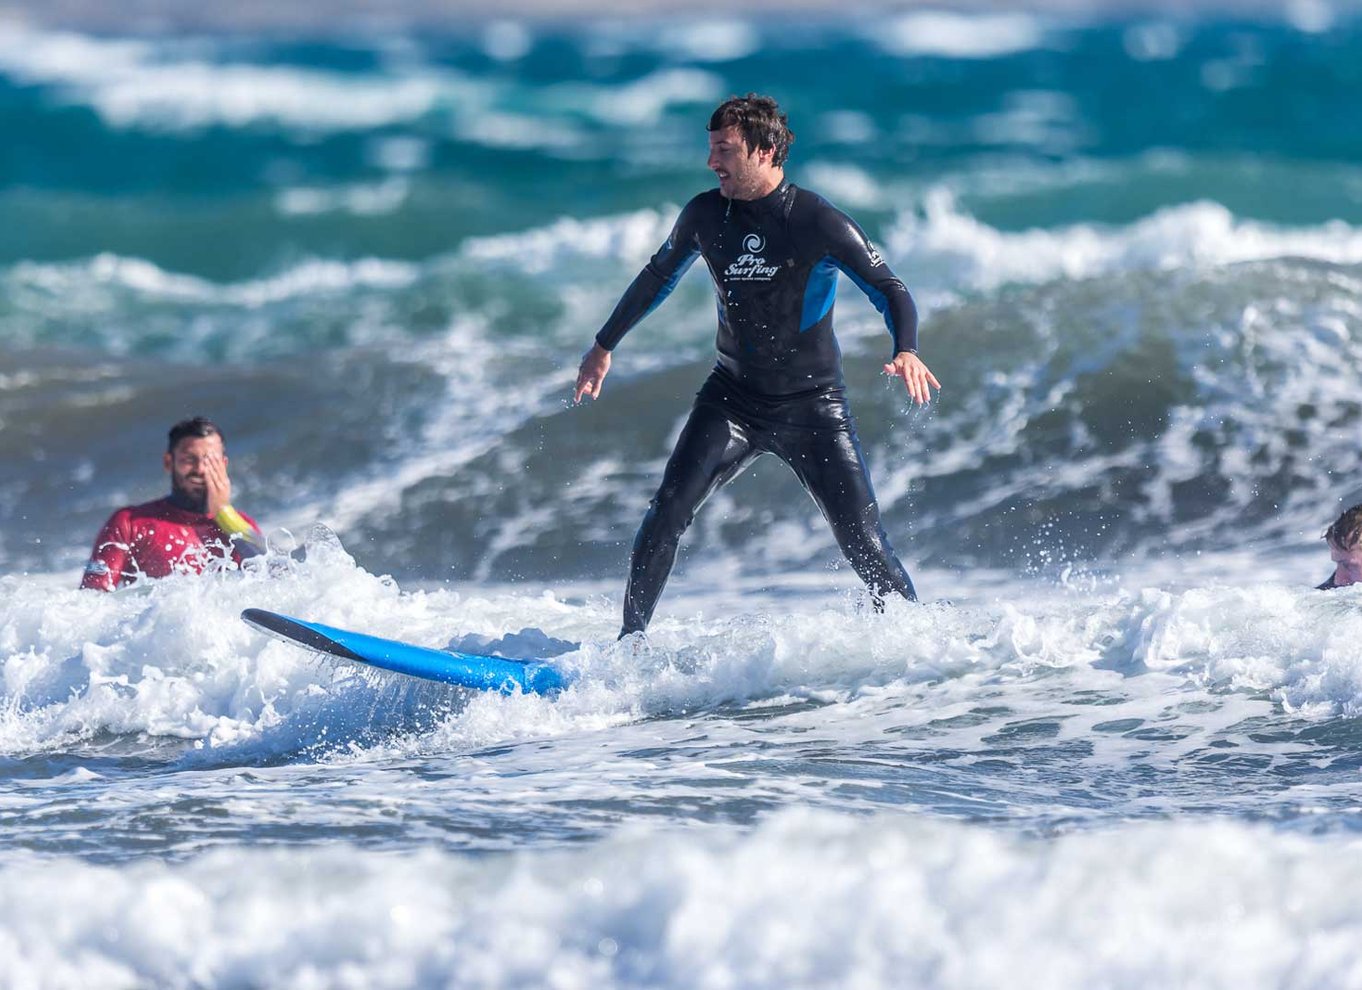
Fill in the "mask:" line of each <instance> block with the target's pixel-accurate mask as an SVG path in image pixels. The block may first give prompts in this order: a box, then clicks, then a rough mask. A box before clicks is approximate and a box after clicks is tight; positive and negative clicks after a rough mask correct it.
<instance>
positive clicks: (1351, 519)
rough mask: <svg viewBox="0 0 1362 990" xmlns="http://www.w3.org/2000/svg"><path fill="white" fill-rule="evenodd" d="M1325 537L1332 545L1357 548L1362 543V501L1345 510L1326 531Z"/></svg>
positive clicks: (1350, 548)
mask: <svg viewBox="0 0 1362 990" xmlns="http://www.w3.org/2000/svg"><path fill="white" fill-rule="evenodd" d="M1324 538H1325V539H1326V540H1328V541H1329V545H1330V546H1331V547H1337V548H1338V549H1340V550H1356V549H1357V547H1358V546H1359V545H1362V503H1358V504H1357V505H1354V506H1353V507H1352V508H1351V509H1346V510H1344V513H1343V515H1341V516H1339V517H1338V518H1337V519H1335V520H1334V524H1333V525H1332V526H1330V527H1329V528H1328V529H1327V530H1325V531H1324Z"/></svg>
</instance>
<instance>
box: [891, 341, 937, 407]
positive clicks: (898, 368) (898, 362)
mask: <svg viewBox="0 0 1362 990" xmlns="http://www.w3.org/2000/svg"><path fill="white" fill-rule="evenodd" d="M884 373H885V374H886V375H893V376H894V377H895V378H902V379H903V386H904V388H906V389H908V394H909V395H911V396H912V397H913V401H914V402H916V403H917V404H918V405H922V404H923V403H926V402H930V401H932V388H931V387H932V386H933V385H935V386H936V387H937V389H938V390H939V389H940V388H941V383H940V382H939V381H937V380H936V375H934V374H932V370H931V369H930V368H928V367H927V366H926V365H925V364H923V363H922V361H921V360H919V359H918V356H917V355H916V354H914V353H913V352H912V351H899V352H898V353H897V354H895V355H894V360H892V361H890V362H889V363H888V364H886V365H885V366H884Z"/></svg>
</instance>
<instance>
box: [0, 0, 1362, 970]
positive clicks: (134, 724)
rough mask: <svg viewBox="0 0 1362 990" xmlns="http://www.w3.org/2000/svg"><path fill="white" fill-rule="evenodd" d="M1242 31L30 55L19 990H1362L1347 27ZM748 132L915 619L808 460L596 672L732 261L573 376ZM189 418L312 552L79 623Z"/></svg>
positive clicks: (19, 403) (11, 315) (13, 606)
mask: <svg viewBox="0 0 1362 990" xmlns="http://www.w3.org/2000/svg"><path fill="white" fill-rule="evenodd" d="M1152 9H1153V8H1150V10H1152ZM1262 11H1263V8H1262V7H1261V6H1260V5H1250V6H1246V7H1244V8H1243V9H1236V8H1235V7H1233V6H1232V5H1222V6H1220V7H1218V8H1216V12H1215V13H1203V14H1201V15H1199V16H1190V15H1189V16H1178V17H1174V16H1171V15H1167V14H1162V13H1151V12H1149V11H1147V10H1145V9H1144V8H1141V7H1138V6H1134V7H1132V6H1129V5H1127V6H1122V7H1121V8H1120V10H1119V11H1116V12H1104V11H1103V9H1102V8H1100V7H1094V8H1093V9H1090V10H1087V11H1086V12H1085V13H1083V14H1082V15H1079V14H1075V13H1072V12H1070V13H1067V14H1060V13H1054V12H1052V11H1041V12H1022V11H1018V10H1003V9H999V10H992V11H984V10H974V11H972V12H962V11H952V10H949V9H945V8H942V9H933V10H926V9H923V10H918V9H911V10H898V11H894V12H884V11H879V12H876V11H874V10H869V11H858V12H856V13H852V14H847V15H844V16H841V15H837V14H835V13H834V12H831V11H828V12H824V13H822V14H818V15H807V14H801V15H800V16H799V17H786V16H783V15H782V16H777V15H774V14H770V13H763V14H760V15H751V16H746V15H742V14H740V13H734V14H732V15H713V14H707V15H691V16H677V15H665V16H664V15H662V14H653V13H647V12H635V13H634V14H633V15H631V16H618V17H608V16H603V15H598V14H591V15H580V16H576V17H568V16H564V17H560V18H556V19H553V20H542V21H540V20H533V19H525V20H516V19H503V20H495V19H493V20H481V21H472V20H470V21H467V22H451V23H449V24H448V25H447V26H446V27H444V28H443V29H440V30H431V29H428V28H425V29H421V30H416V29H413V28H403V27H401V26H400V25H391V26H387V27H381V28H372V27H370V28H369V29H366V30H362V31H361V30H349V29H339V28H337V29H324V28H323V27H320V26H319V27H318V28H317V29H316V30H313V31H293V32H290V33H284V32H281V31H265V30H256V29H251V30H246V29H242V30H237V31H229V32H222V33H213V34H202V33H186V32H183V31H179V32H176V31H161V32H152V31H134V30H133V29H132V28H129V29H128V30H127V31H126V32H124V33H119V34H111V33H108V31H107V30H99V31H96V30H94V29H93V28H80V27H73V26H70V25H67V26H60V27H59V26H46V27H44V26H36V23H29V24H27V25H25V24H23V23H20V22H18V21H4V22H0V124H2V125H3V127H4V131H5V133H6V134H7V135H9V136H10V137H9V138H8V139H7V140H6V141H4V142H0V988H8V987H14V988H46V987H53V988H58V987H61V988H65V987H100V988H143V987H172V988H199V987H233V988H238V987H239V988H256V987H297V988H304V987H305V988H321V987H326V988H331V987H334V988H349V987H366V988H367V987H375V988H384V987H392V988H403V987H547V986H551V987H557V988H577V987H581V988H603V987H639V988H645V987H646V988H661V987H675V988H711V987H712V988H731V987H742V988H749V987H751V988H757V987H771V988H790V987H829V988H831V987H853V986H854V987H864V988H874V987H905V986H911V987H919V986H920V987H962V988H964V987H970V988H973V987H995V986H1011V987H1023V988H1026V987H1037V988H1040V987H1046V988H1053V987H1074V988H1086V987H1152V986H1191V987H1235V988H1242V987H1310V988H1314V987H1335V986H1337V987H1342V986H1356V985H1359V984H1362V901H1360V900H1359V898H1358V897H1357V895H1356V890H1357V889H1358V888H1359V886H1362V777H1360V775H1359V769H1362V720H1360V717H1362V588H1351V589H1343V590H1339V591H1335V592H1328V593H1325V592H1317V591H1314V590H1313V587H1314V585H1316V584H1318V583H1319V582H1320V581H1322V580H1323V579H1324V578H1325V577H1327V576H1328V574H1329V573H1330V568H1331V565H1330V563H1329V560H1328V553H1327V549H1326V548H1325V546H1324V544H1323V543H1322V542H1321V540H1320V534H1321V533H1322V532H1323V530H1324V528H1325V527H1326V526H1327V525H1328V524H1329V523H1330V522H1331V521H1332V519H1333V518H1334V517H1335V516H1336V515H1337V513H1338V512H1339V510H1340V509H1341V508H1342V507H1344V506H1347V505H1350V504H1353V503H1356V502H1359V501H1362V445H1359V431H1360V430H1362V331H1359V325H1360V321H1362V130H1359V128H1358V127H1357V113H1356V100H1357V93H1358V92H1359V91H1362V21H1360V20H1358V18H1357V16H1356V14H1355V12H1354V10H1353V9H1352V8H1351V7H1349V6H1348V5H1345V4H1339V5H1335V6H1330V5H1328V4H1325V3H1322V2H1308V3H1307V2H1300V3H1295V4H1290V5H1287V6H1286V7H1285V8H1284V12H1283V13H1279V14H1278V13H1274V14H1273V15H1272V16H1266V15H1264V14H1263V12H1262ZM753 90H755V91H761V92H767V93H770V94H772V95H774V96H776V97H777V98H778V99H779V100H780V101H781V102H782V104H783V105H784V106H785V107H786V109H787V110H788V111H789V114H790V121H791V125H792V127H793V129H794V131H795V133H796V143H795V145H794V147H793V149H792V154H791V161H790V170H789V174H790V177H791V179H792V180H793V181H794V182H795V183H797V184H799V185H801V186H806V187H808V188H811V189H814V190H816V191H818V192H819V193H821V194H823V195H824V196H826V197H827V198H829V199H830V200H832V201H833V202H834V203H836V204H838V205H840V206H841V207H843V208H844V209H846V210H847V211H848V212H850V213H851V214H852V215H854V216H855V217H856V218H857V219H858V220H859V221H860V222H861V223H862V225H863V226H864V227H865V228H866V230H867V231H868V232H869V234H870V236H871V237H872V239H873V240H874V242H875V244H876V245H877V247H878V248H879V250H880V251H881V252H882V253H883V254H884V255H885V257H886V259H887V260H888V262H889V263H890V264H891V265H892V266H893V267H894V269H895V270H896V272H897V273H898V274H899V275H900V276H901V277H902V278H903V280H904V281H905V283H906V284H907V285H908V287H909V288H910V289H911V290H912V292H913V294H914V296H915V298H916V299H917V301H918V304H919V308H920V309H921V311H922V315H923V323H922V356H923V358H924V360H925V361H926V362H927V363H928V364H929V365H930V366H931V368H932V370H933V371H934V373H935V374H936V375H937V377H938V378H940V380H941V381H942V383H943V388H942V390H941V392H940V395H939V396H938V397H937V399H936V400H935V401H934V402H933V403H932V404H931V405H930V406H928V407H926V408H915V407H912V406H911V404H910V403H909V401H908V400H907V397H906V396H905V394H904V393H903V390H902V388H901V387H899V388H897V389H896V388H894V387H892V385H891V384H890V383H888V382H887V380H886V379H885V378H884V377H883V376H882V375H881V373H880V368H881V365H882V364H883V362H884V360H886V359H887V357H888V355H887V350H888V347H889V339H888V337H887V335H886V333H885V329H884V325H883V322H882V320H881V319H880V317H879V315H878V314H877V313H876V312H875V311H874V309H873V307H872V306H871V305H870V304H869V303H868V302H867V301H866V300H865V299H864V298H863V297H861V295H860V293H859V292H858V291H857V290H856V288H855V286H853V285H851V284H850V283H844V284H843V285H842V286H841V291H840V305H839V307H838V310H837V326H838V337H839V340H840V342H841V346H842V349H843V352H844V358H845V370H846V376H847V380H848V388H849V394H850V398H851V403H852V407H853V410H854V411H855V413H856V416H857V423H858V430H859V433H860V436H861V438H862V440H863V442H864V445H865V449H866V455H867V458H868V460H869V462H870V466H871V471H872V475H873V478H874V481H875V485H876V490H877V493H878V495H879V499H880V503H881V506H882V509H883V511H884V516H885V522H886V526H887V529H888V530H889V532H890V534H891V537H892V539H893V541H894V544H895V546H896V548H897V549H898V551H899V553H900V554H901V555H902V557H903V558H904V561H905V563H906V564H907V565H908V567H909V569H910V570H911V571H912V573H913V575H914V579H915V581H916V583H917V586H918V588H919V590H920V592H922V593H923V595H924V598H925V603H924V604H921V605H909V604H907V603H902V602H890V603H888V605H887V607H886V609H885V610H884V611H883V612H882V613H881V612H877V611H876V610H875V609H874V608H873V607H871V605H870V603H869V602H867V601H866V599H865V596H864V594H863V592H862V590H861V589H860V587H859V585H858V582H857V581H856V579H855V576H854V575H853V574H852V573H851V571H850V569H849V568H848V567H847V566H846V565H845V563H844V562H843V561H842V560H841V558H840V555H839V554H838V552H837V548H836V545H835V544H834V542H833V540H832V537H831V535H830V533H829V532H828V531H827V528H826V526H825V524H824V522H823V520H822V519H821V517H820V516H819V515H818V512H817V509H816V507H815V506H814V505H813V504H812V503H811V502H810V501H809V500H808V499H807V498H806V497H805V496H804V495H803V493H802V492H801V490H800V489H799V486H798V484H797V483H796V482H795V479H794V478H793V477H792V476H791V475H790V473H789V471H788V470H787V469H786V468H785V467H784V466H783V465H781V464H780V463H779V462H778V461H775V460H774V459H767V461H762V462H760V463H758V465H757V466H756V467H755V468H754V469H753V470H752V471H750V472H748V473H747V474H745V475H744V476H743V477H741V478H740V479H738V480H737V481H736V482H734V483H733V484H732V485H731V486H729V487H728V488H727V489H725V490H723V491H722V492H720V493H718V494H717V495H715V496H714V497H713V498H712V499H711V500H710V501H709V502H708V503H707V504H706V505H705V506H704V508H703V509H702V510H701V512H700V513H699V515H698V516H697V518H696V521H695V524H694V526H693V527H692V529H691V531H690V533H689V534H688V536H687V542H686V544H685V545H684V547H683V550H682V553H681V557H680V559H679V562H678V566H677V569H676V571H675V574H674V577H673V581H672V584H671V586H670V587H669V589H668V592H667V595H666V596H665V597H664V598H663V600H662V603H661V606H660V608H659V611H658V616H657V619H656V620H655V622H654V624H653V626H652V627H651V629H650V633H649V636H648V637H647V639H646V640H627V641H624V642H619V643H617V642H616V640H615V636H616V632H617V630H618V627H619V619H620V606H621V593H622V590H623V580H624V574H625V569H626V565H627V561H628V554H629V548H630V545H631V542H632V539H633V535H634V531H635V528H636V527H637V525H638V522H639V520H640V519H641V518H642V515H643V513H644V511H645V510H646V507H647V503H648V500H649V498H650V497H651V496H652V494H653V491H654V489H655V487H656V485H657V482H658V479H659V477H660V474H661V469H662V465H663V464H664V463H665V459H666V457H667V455H668V453H669V451H670V449H671V445H672V443H673V442H674V440H675V438H676V435H677V433H678V431H679V429H680V426H681V424H682V422H683V421H684V417H685V415H686V413H687V411H688V409H689V404H690V400H691V397H692V395H693V394H694V392H695V390H696V389H697V388H698V387H699V385H700V383H701V382H702V381H703V379H704V377H705V375H706V373H707V371H708V369H709V367H710V365H711V364H712V362H713V355H714V352H713V342H714V336H713V335H714V310H713V305H714V304H713V299H712V288H711V287H710V285H709V282H708V279H707V277H706V275H705V273H704V272H703V271H701V270H699V269H698V268H697V270H695V271H693V272H692V273H691V274H690V275H689V276H688V277H687V278H686V279H685V280H683V282H682V283H681V285H680V286H679V287H678V289H677V291H676V292H675V293H674V294H673V295H672V296H671V297H670V298H669V299H668V301H667V303H666V304H665V305H664V306H662V307H661V308H660V309H658V310H657V311H656V312H654V313H653V314H652V315H651V316H649V318H648V319H647V320H646V321H645V322H644V323H643V324H642V325H640V326H639V327H637V328H636V329H635V330H634V331H633V332H632V333H631V334H630V335H629V336H628V337H627V338H626V340H625V341H624V343H623V344H622V345H621V346H620V348H619V349H618V350H617V352H616V355H615V361H614V368H613V371H612V373H611V376H610V378H609V380H608V381H607V382H606V385H605V389H604V394H603V395H602V397H601V398H600V400H599V401H597V402H595V403H588V404H587V405H585V406H581V407H574V406H572V405H571V403H570V401H569V399H570V392H571V386H572V383H573V381H574V380H575V376H576V367H577V362H578V359H579V357H580V355H581V354H582V352H583V351H584V350H585V349H586V348H587V347H588V346H589V344H590V342H591V339H592V336H593V335H594V333H595V331H596V330H597V329H598V328H599V326H600V324H601V323H602V321H603V320H604V319H605V317H606V316H607V315H608V314H609V312H610V310H611V309H612V307H613V306H614V303H615V301H616V300H617V299H618V297H619V295H620V294H621V293H622V292H623V290H624V289H625V287H626V286H627V285H628V283H629V281H630V280H631V279H632V278H633V276H634V274H635V273H636V272H637V271H638V269H639V268H640V267H641V266H642V265H643V264H644V263H645V262H646V261H647V259H648V257H649V256H650V255H651V253H652V252H653V251H654V250H655V249H656V248H657V246H658V245H659V244H660V243H661V242H662V241H663V240H664V239H665V237H666V236H667V233H668V231H669V229H670V227H671V223H672V221H673V219H674V218H675V215H676V212H677V210H678V209H679V208H680V206H681V205H682V204H684V203H685V202H686V201H687V200H688V199H689V198H690V197H691V196H692V195H694V194H695V193H697V192H699V191H702V190H704V189H707V188H709V187H711V186H712V185H713V178H712V176H711V175H710V174H709V173H707V172H706V170H705V168H704V165H705V155H706V135H705V130H704V125H705V122H706V120H707V119H708V114H709V112H710V111H711V110H712V109H713V107H714V106H715V105H716V104H717V103H718V102H719V101H720V100H722V99H723V98H725V97H726V96H728V95H730V94H733V93H745V92H748V91H753ZM196 413H201V414H205V415H208V416H210V417H211V418H213V419H214V420H216V421H217V422H218V423H219V424H220V425H221V426H222V428H223V430H224V433H225V434H226V442H227V448H228V453H229V455H230V457H231V476H232V480H233V492H234V496H233V498H234V502H235V504H236V505H237V506H238V507H240V508H241V509H243V510H245V511H247V512H249V513H251V514H252V515H253V516H255V517H256V518H257V519H259V520H260V521H261V522H262V524H263V526H264V528H265V530H266V531H267V533H268V534H269V535H270V538H271V543H272V550H271V552H270V553H269V554H267V555H266V556H265V557H263V558H260V559H257V560H255V561H252V562H251V563H250V564H249V565H248V566H247V567H246V568H245V569H244V570H242V571H214V572H212V573H208V574H204V575H201V576H175V577H171V578H167V579H165V580H162V581H159V582H149V583H144V584H142V585H139V586H135V587H133V588H131V589H128V590H125V591H120V592H118V593H116V594H112V595H98V594H93V593H82V592H78V591H76V590H75V586H76V585H77V584H78V582H79V579H80V571H81V568H82V566H83V564H84V561H85V559H86V557H87V555H88V553H89V549H90V543H91V541H92V540H93V537H94V534H95V532H96V530H97V529H98V527H99V525H100V524H101V523H102V522H103V521H104V519H105V518H106V517H107V516H108V514H109V513H110V512H111V511H112V510H113V509H114V508H116V507H117V506H119V505H123V504H128V503H132V502H140V501H146V500H150V499H152V498H155V497H158V496H160V495H161V494H163V487H164V475H163V473H162V471H161V468H160V452H161V444H162V442H163V437H164V434H165V430H166V428H167V427H168V426H169V425H170V423H172V422H174V421H175V420H178V419H180V418H182V417H184V416H188V415H193V414H196ZM768 461H769V463H768ZM299 546H301V547H302V548H303V549H304V550H305V551H306V552H305V553H297V552H292V551H294V550H295V548H297V547H299ZM250 607H257V608H265V609H269V610H272V611H278V612H282V613H285V614H289V615H297V616H301V617H304V618H307V619H311V620H315V621H318V622H323V623H327V624H329V625H334V626H339V627H342V628H347V629H354V630H359V631H362V632H366V633H371V634H373V635H378V636H384V637H389V638H395V639H400V640H404V641H409V642H413V643H418V644H420V645H423V646H433V647H451V648H455V649H469V650H474V651H482V650H499V651H501V652H502V653H503V654H505V655H508V656H517V655H527V654H535V653H539V652H544V651H545V650H547V649H549V648H550V647H551V649H552V651H553V652H554V653H555V654H556V656H555V657H554V662H555V663H557V664H558V665H560V667H561V668H562V669H563V670H565V671H567V672H568V673H569V674H570V675H571V677H572V678H573V681H572V684H571V686H570V687H569V688H568V689H567V690H565V691H563V692H562V693H561V694H560V695H559V696H557V697H555V698H543V697H536V696H525V695H511V696H500V695H492V694H477V693H469V692H465V691H462V690H460V689H457V688H453V687H450V686H447V685H440V684H435V683H426V682H421V681H417V680H413V679H409V678H403V677H401V676H399V675H391V674H381V673H375V672H372V671H367V670H364V669H361V668H359V667H358V666H355V665H351V664H346V663H340V662H331V661H328V660H324V659H320V658H317V657H315V656H313V655H311V654H309V653H306V652H304V651H301V650H298V649H295V648H293V647H291V646H289V645H287V644H284V643H281V642H278V641H276V640H273V639H269V638H267V637H265V636H263V635H262V634H260V633H259V632H257V631H255V630H253V629H252V628H250V627H248V626H247V625H245V624H243V623H242V622H241V621H240V619H239V614H240V612H241V611H242V609H245V608H250Z"/></svg>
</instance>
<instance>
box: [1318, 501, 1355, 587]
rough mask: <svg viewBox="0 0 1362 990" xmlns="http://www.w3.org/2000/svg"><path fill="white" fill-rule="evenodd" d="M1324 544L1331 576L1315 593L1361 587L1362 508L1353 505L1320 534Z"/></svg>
mask: <svg viewBox="0 0 1362 990" xmlns="http://www.w3.org/2000/svg"><path fill="white" fill-rule="evenodd" d="M1324 542H1326V543H1328V544H1329V559H1330V560H1332V561H1333V562H1334V573H1333V574H1331V575H1329V580H1327V581H1325V582H1324V583H1323V584H1321V585H1320V586H1319V590H1320V591H1329V590H1330V589H1332V588H1346V587H1348V586H1349V585H1353V584H1362V504H1359V505H1354V506H1353V507H1352V508H1351V509H1348V510H1346V511H1345V512H1344V513H1343V514H1342V515H1341V516H1339V517H1338V518H1337V519H1335V520H1334V524H1333V525H1332V526H1330V527H1329V528H1328V529H1327V530H1325V532H1324Z"/></svg>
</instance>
